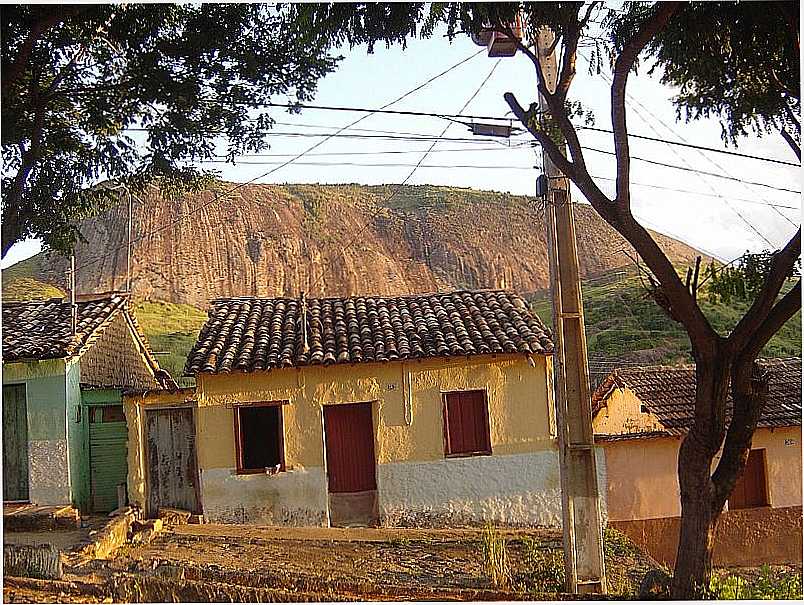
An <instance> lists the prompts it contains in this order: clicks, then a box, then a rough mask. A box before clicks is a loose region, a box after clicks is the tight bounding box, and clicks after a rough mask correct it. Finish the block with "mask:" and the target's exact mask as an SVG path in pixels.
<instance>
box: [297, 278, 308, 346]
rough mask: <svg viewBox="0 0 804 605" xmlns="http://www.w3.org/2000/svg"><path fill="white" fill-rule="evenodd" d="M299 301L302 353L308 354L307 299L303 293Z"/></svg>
mask: <svg viewBox="0 0 804 605" xmlns="http://www.w3.org/2000/svg"><path fill="white" fill-rule="evenodd" d="M299 301H300V303H301V332H302V353H307V352H308V351H309V350H310V345H308V344H307V298H306V297H305V295H304V291H302V293H301V295H300V297H299Z"/></svg>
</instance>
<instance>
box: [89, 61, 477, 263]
mask: <svg viewBox="0 0 804 605" xmlns="http://www.w3.org/2000/svg"><path fill="white" fill-rule="evenodd" d="M482 52H484V49H480V50H479V51H478V52H475V53H472V54H471V55H470V56H468V57H466V58H465V59H462V60H461V61H459V62H458V63H455V64H454V65H452V66H450V67H448V68H447V69H445V70H444V71H442V72H440V73H438V74H436V75H434V76H432V77H430V78H429V79H428V80H426V81H425V82H423V83H422V84H420V85H418V86H416V87H415V88H413V89H412V90H409V91H408V92H406V93H404V94H403V95H401V96H399V97H397V98H396V99H394V100H393V101H391V102H389V103H386V104H385V105H383V106H382V107H381V108H380V110H385V109H387V108H388V107H391V106H392V105H394V104H395V103H398V102H399V101H402V100H403V99H405V98H407V97H409V96H410V95H412V94H414V93H415V92H417V91H419V90H421V89H422V88H424V87H425V86H427V85H428V84H430V83H431V82H433V81H435V80H437V79H438V78H440V77H441V76H443V75H445V74H447V73H449V72H451V71H452V70H454V69H457V68H458V67H460V66H461V65H463V64H464V63H467V62H468V61H470V60H472V59H473V58H475V57H477V56H478V55H479V54H480V53H482ZM371 115H373V114H372V113H367V114H366V115H364V116H361V117H359V118H358V119H357V120H354V121H353V122H350V123H349V124H347V125H346V126H343V127H341V128H340V129H339V130H338V131H337V132H335V133H333V134H331V135H329V136H328V137H327V138H325V139H323V140H321V141H318V142H317V143H315V144H314V145H311V146H310V147H308V148H307V149H305V150H304V151H302V152H301V153H299V154H297V155H296V156H294V157H293V158H291V159H289V160H287V161H286V162H283V163H282V164H280V165H279V166H277V167H276V168H272V169H271V170H269V171H268V172H265V173H263V174H260V175H257V176H256V177H254V178H252V179H249V180H248V181H245V182H243V183H238V184H237V185H235V186H234V187H232V188H230V189H228V190H227V191H225V192H223V193H222V194H219V195H216V196H215V197H214V198H212V199H211V200H210V201H208V202H204V203H202V204H199V205H198V206H196V207H195V208H193V209H192V210H190V211H188V212H186V213H185V214H183V215H181V216H179V218H177V219H175V220H173V221H171V222H169V223H168V224H167V225H164V226H162V227H159V228H157V229H152V230H151V231H150V232H147V233H144V234H143V235H140V236H139V237H137V238H135V239H134V240H132V241H131V242H130V243H133V242H139V241H142V240H143V239H145V237H149V236H152V235H154V234H156V233H160V232H162V231H165V230H166V229H170V228H171V227H173V226H174V225H177V224H178V223H180V222H181V221H183V220H184V219H185V218H187V217H189V216H191V215H193V214H195V213H197V212H200V211H201V210H203V209H204V208H206V207H208V206H210V205H212V204H214V203H216V202H218V201H220V200H221V199H223V198H225V197H227V196H229V195H230V194H232V193H234V192H235V191H237V190H239V189H242V188H243V187H245V186H246V185H250V184H251V183H253V182H254V181H256V180H258V179H261V178H264V177H266V176H269V175H271V174H273V173H274V172H276V171H278V170H280V169H282V168H284V167H285V166H287V165H288V164H291V163H293V162H295V161H296V160H298V159H299V158H301V157H303V156H304V155H305V154H307V153H309V152H311V151H313V150H314V149H316V148H318V147H320V146H321V145H323V144H324V143H326V142H327V141H328V140H329V139H331V138H332V137H334V136H335V135H338V134H340V133H342V132H343V131H345V130H346V129H348V128H351V127H352V126H356V125H357V124H359V123H360V122H362V121H363V120H365V119H366V118H368V117H370V116H371ZM130 243H129V244H127V245H130ZM120 248H122V246H118V247H117V248H114V249H112V250H110V251H109V252H107V253H106V254H105V255H103V256H100V257H96V258H95V259H93V260H91V261H89V262H86V263H84V264H82V265H81V267H79V268H83V267H88V266H90V265H93V264H95V263H97V262H99V261H101V260H102V259H104V258H107V257H108V256H110V255H111V254H112V253H114V252H116V251H117V250H118V249H120Z"/></svg>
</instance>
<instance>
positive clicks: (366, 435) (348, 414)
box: [324, 403, 377, 494]
mask: <svg viewBox="0 0 804 605" xmlns="http://www.w3.org/2000/svg"><path fill="white" fill-rule="evenodd" d="M324 430H325V431H326V447H327V479H328V482H329V492H330V493H334V494H342V493H354V492H366V491H370V490H376V489H377V482H376V462H375V458H374V422H373V420H372V417H371V404H370V403H350V404H347V405H329V406H325V407H324Z"/></svg>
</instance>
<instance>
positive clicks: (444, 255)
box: [26, 183, 697, 306]
mask: <svg viewBox="0 0 804 605" xmlns="http://www.w3.org/2000/svg"><path fill="white" fill-rule="evenodd" d="M232 186H233V185H232V184H231V183H220V184H218V185H216V186H215V187H214V188H212V189H210V190H208V191H205V192H203V193H200V194H197V195H190V196H185V197H182V198H181V199H175V200H166V199H163V198H161V197H160V196H159V195H158V194H156V193H152V194H149V195H147V196H145V197H143V198H142V199H141V200H140V201H135V204H134V212H133V245H132V256H131V276H132V291H133V293H134V295H135V296H137V297H139V298H145V299H160V300H167V301H171V302H181V303H190V304H194V305H200V306H204V305H205V304H206V302H207V301H209V300H210V299H213V298H216V297H220V296H243V295H252V296H275V295H282V296H298V295H299V293H300V292H301V291H305V292H307V293H308V294H309V295H310V296H322V295H347V294H357V293H359V294H385V295H388V294H391V295H393V294H404V293H410V292H431V291H437V290H442V291H443V290H454V289H460V288H510V289H514V290H516V291H518V292H521V293H523V294H528V293H530V292H534V291H536V290H540V289H543V288H545V287H546V286H547V277H548V266H547V250H546V246H545V235H544V224H543V220H542V211H541V209H540V206H539V202H538V200H534V199H532V198H527V197H521V196H513V195H509V194H503V193H495V192H488V191H476V190H471V189H458V188H448V187H434V186H426V185H423V186H406V187H403V188H401V189H399V190H398V191H396V193H395V194H394V191H395V190H396V187H395V186H361V185H249V186H244V187H242V188H240V189H238V190H237V191H236V192H235V193H234V194H231V195H229V196H226V197H224V198H221V199H218V200H217V201H213V200H215V198H216V196H217V195H218V194H220V193H222V192H225V191H227V190H228V189H230V188H231V187H232ZM392 194H393V195H392ZM576 221H577V233H578V253H579V257H580V264H581V273H582V275H583V276H590V275H594V274H597V273H601V272H603V271H607V270H609V269H612V268H616V267H620V266H623V265H626V264H629V263H630V262H631V261H630V260H629V259H628V257H627V256H626V255H625V254H624V253H623V252H622V250H624V249H625V250H629V249H630V247H629V246H628V245H627V244H626V243H625V241H624V240H623V239H622V238H621V237H620V236H619V235H618V234H617V233H616V232H615V231H614V230H613V229H611V228H610V227H609V226H608V225H606V224H605V223H604V222H603V220H602V219H600V218H599V217H598V216H597V214H595V212H594V211H593V210H592V208H591V207H589V206H586V205H581V204H579V205H577V206H576ZM126 225H127V206H126V205H125V204H124V205H122V206H118V207H115V208H112V209H111V210H109V211H108V212H106V213H104V214H102V215H100V216H98V217H95V218H92V219H89V220H86V221H84V222H83V223H82V225H81V230H82V233H83V235H84V237H85V238H86V240H87V241H86V243H82V244H80V245H79V246H78V248H77V251H76V266H77V268H78V270H77V274H78V292H79V293H88V292H99V291H106V290H112V289H124V288H125V282H126V278H125V277H126V232H127V227H126ZM655 236H656V238H657V240H658V242H659V244H660V245H661V246H662V248H663V249H664V250H665V251H666V252H667V254H668V255H669V257H670V258H671V260H673V261H674V262H688V261H690V260H691V259H692V258H694V256H695V255H696V253H697V252H696V250H694V249H693V248H691V247H689V246H687V245H685V244H683V243H681V242H679V241H676V240H673V239H671V238H669V237H665V236H663V235H660V234H655ZM26 262H30V264H31V266H32V267H33V271H32V277H35V278H36V279H38V280H41V281H44V282H48V283H53V284H56V285H59V286H61V287H62V288H64V287H66V269H67V268H68V263H67V261H66V260H65V259H63V258H60V257H56V256H48V255H46V254H40V255H38V257H36V258H35V259H33V260H32V261H26Z"/></svg>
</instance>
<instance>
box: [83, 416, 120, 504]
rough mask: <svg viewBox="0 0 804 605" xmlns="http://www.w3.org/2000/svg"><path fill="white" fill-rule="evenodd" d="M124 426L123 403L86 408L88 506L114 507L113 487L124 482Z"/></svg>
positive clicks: (115, 497)
mask: <svg viewBox="0 0 804 605" xmlns="http://www.w3.org/2000/svg"><path fill="white" fill-rule="evenodd" d="M127 440H128V430H127V428H126V417H125V415H124V414H123V406H122V405H120V404H110V405H93V406H91V407H90V408H89V472H90V488H91V498H92V505H91V507H92V510H93V511H95V512H109V511H112V510H114V509H116V508H117V504H118V502H117V487H118V486H119V485H120V484H121V483H122V484H123V485H125V483H126V477H127V474H128V464H127V461H126V456H127V446H126V441H127Z"/></svg>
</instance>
